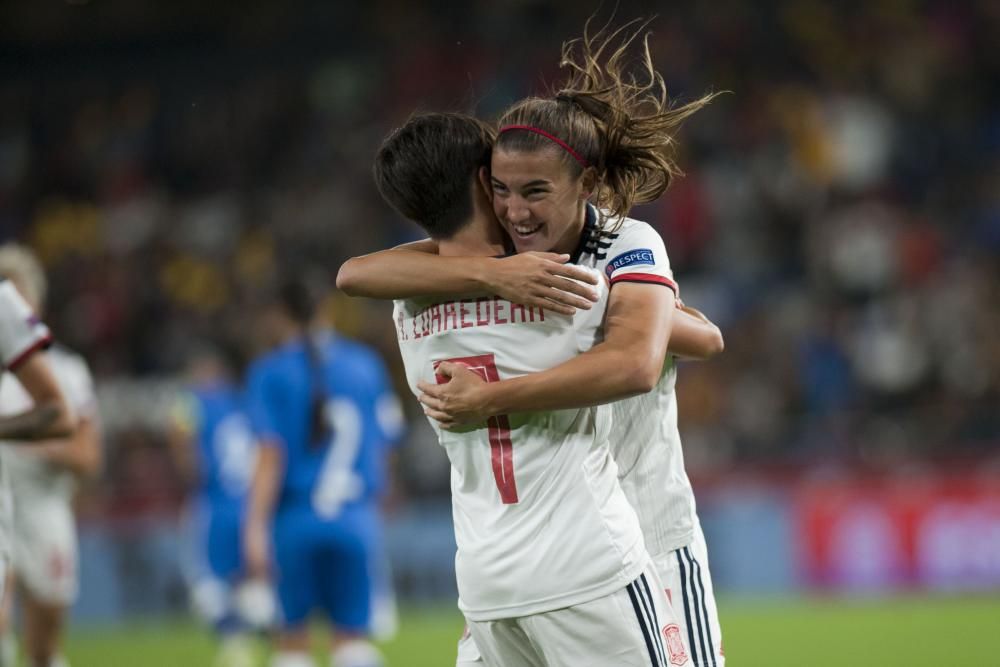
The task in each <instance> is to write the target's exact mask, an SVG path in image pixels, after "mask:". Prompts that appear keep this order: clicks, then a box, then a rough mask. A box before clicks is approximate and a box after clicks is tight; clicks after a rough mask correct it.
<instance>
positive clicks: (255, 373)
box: [246, 360, 286, 446]
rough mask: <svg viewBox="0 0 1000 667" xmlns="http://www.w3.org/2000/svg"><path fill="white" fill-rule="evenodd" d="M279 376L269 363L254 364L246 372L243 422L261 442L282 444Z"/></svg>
mask: <svg viewBox="0 0 1000 667" xmlns="http://www.w3.org/2000/svg"><path fill="white" fill-rule="evenodd" d="M280 381H281V376H280V374H279V373H277V372H275V368H274V365H273V364H269V363H267V362H266V360H265V361H263V362H257V363H256V364H255V365H254V366H253V367H252V368H251V370H250V374H249V377H248V379H247V388H246V406H247V419H248V420H249V422H250V429H251V431H252V432H253V434H254V436H255V437H256V438H258V440H261V441H267V442H273V443H277V444H279V445H281V446H284V445H285V444H286V443H285V442H284V439H283V438H282V436H281V430H280V424H281V420H282V414H281V413H282V407H281V406H282V398H281V397H282V389H281V386H280Z"/></svg>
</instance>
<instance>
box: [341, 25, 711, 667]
mask: <svg viewBox="0 0 1000 667" xmlns="http://www.w3.org/2000/svg"><path fill="white" fill-rule="evenodd" d="M634 26H635V23H634V22H633V23H631V24H628V25H626V26H624V27H622V28H619V29H617V30H614V31H611V32H610V34H609V33H608V31H607V30H606V29H603V30H601V31H599V32H598V33H597V34H595V35H591V34H589V31H586V30H585V34H584V37H583V38H582V39H579V40H573V41H571V42H568V43H567V44H565V45H564V48H563V57H562V62H561V65H562V66H563V67H564V68H567V69H568V70H569V72H570V75H569V77H568V79H567V80H566V81H565V82H564V84H563V86H562V88H561V89H560V90H558V92H556V93H555V94H553V95H552V96H550V97H545V98H529V99H526V100H523V101H521V102H519V103H517V104H515V105H514V106H512V107H511V108H510V109H509V110H508V111H507V112H505V113H504V114H503V115H502V116H501V118H500V121H499V128H498V136H497V141H496V144H495V146H494V150H493V155H492V161H491V173H490V175H489V176H490V182H491V184H492V194H493V209H494V212H495V214H496V216H497V218H498V220H499V223H500V224H501V225H502V227H503V229H504V230H505V231H506V232H507V233H508V235H509V236H510V239H511V241H512V243H513V245H514V247H515V249H516V250H517V252H518V253H527V252H532V251H535V252H550V253H560V254H563V255H568V256H569V257H570V262H572V263H576V264H580V265H584V266H589V267H593V268H596V269H598V270H600V271H601V273H602V274H604V276H605V277H606V279H607V280H608V282H609V283H610V286H611V291H610V296H609V299H608V305H607V315H606V321H605V325H604V341H603V342H602V343H600V344H599V345H595V346H594V347H593V348H592V349H591V350H589V351H588V352H586V353H584V354H581V355H579V356H578V357H576V358H574V359H572V360H570V361H567V362H566V363H564V364H562V365H560V366H557V367H555V368H552V369H550V370H548V371H544V372H540V373H533V374H529V375H524V376H521V377H516V378H509V379H503V380H502V381H500V382H491V383H486V382H483V381H482V380H481V379H480V378H479V377H478V376H477V375H475V374H474V373H470V372H468V371H467V370H465V369H463V368H461V367H460V366H458V365H455V364H448V363H443V364H441V365H440V366H439V367H438V373H439V374H440V375H442V376H444V377H447V378H450V381H449V382H446V383H443V384H436V385H431V384H426V385H422V386H421V390H422V391H423V392H424V395H423V396H422V397H421V400H422V402H423V403H424V406H425V411H426V412H427V414H428V415H430V416H431V417H433V418H435V419H437V420H438V421H439V422H440V423H441V424H442V425H443V426H444V427H445V428H453V427H457V426H461V425H464V424H472V423H479V422H483V421H485V420H486V419H488V418H490V417H493V416H495V415H500V414H510V413H518V412H533V411H538V410H557V409H565V408H574V407H580V406H585V405H595V404H599V403H607V402H616V403H615V405H614V426H613V431H612V439H611V445H612V451H613V454H614V457H615V460H616V462H617V464H618V466H619V469H620V479H621V485H622V488H623V489H624V490H625V493H626V495H627V497H628V499H629V501H630V503H631V504H632V505H633V507H634V509H635V510H636V513H637V514H638V515H639V519H640V522H641V524H642V529H643V536H644V538H645V541H646V547H647V550H648V551H649V553H650V555H651V556H652V558H653V561H654V563H655V564H656V568H657V571H658V573H659V575H660V578H661V579H662V581H663V584H664V586H665V587H666V589H667V590H666V591H665V592H664V594H665V595H666V596H667V597H668V598H670V599H671V601H672V603H673V605H674V607H675V609H676V610H677V613H678V616H679V617H680V618H681V619H683V621H684V626H683V627H677V626H673V627H671V628H665V629H664V633H665V635H666V636H665V640H666V643H667V646H668V648H669V652H670V655H669V656H668V657H669V660H670V662H671V663H672V664H678V665H680V664H692V665H698V666H707V667H719V666H720V665H722V664H723V661H724V657H723V654H722V648H721V632H720V630H719V626H718V619H717V613H716V609H715V602H714V596H713V594H712V585H711V579H710V577H709V573H708V563H707V555H706V550H705V544H704V538H703V537H702V534H701V528H700V525H699V523H698V519H697V516H696V513H695V502H694V495H693V493H692V491H691V485H690V482H689V481H688V478H687V474H686V472H685V470H684V464H683V454H682V451H681V446H680V438H679V435H678V431H677V403H676V397H675V395H674V385H675V382H676V373H677V371H676V365H675V362H674V355H677V356H693V357H695V358H707V357H709V356H711V355H712V354H714V353H717V352H718V351H720V350H721V347H722V340H721V336H720V335H719V332H718V329H717V328H715V327H714V325H712V324H711V323H710V322H708V321H707V320H705V319H704V318H703V317H702V316H700V313H697V311H689V312H687V313H683V312H680V311H679V310H678V306H679V302H678V300H677V297H678V296H679V295H678V287H677V284H676V283H675V282H674V280H673V275H672V272H671V269H670V264H669V260H668V258H667V253H666V249H665V247H664V244H663V240H662V239H661V238H660V236H659V234H657V233H656V231H655V230H653V228H652V227H650V226H649V225H648V224H646V223H644V222H641V221H638V220H634V219H631V218H628V217H626V216H627V214H628V212H629V210H630V209H631V208H632V206H633V205H635V204H642V203H646V202H650V201H653V200H655V199H656V198H658V197H659V196H660V195H661V194H663V192H664V191H665V190H666V188H667V186H668V185H669V184H670V182H671V181H672V180H673V178H675V177H676V176H678V175H679V174H680V173H681V172H680V169H679V168H678V166H677V164H676V162H675V161H674V152H675V149H676V145H677V140H676V136H675V135H676V131H677V129H678V127H679V126H680V124H681V123H682V122H683V121H684V120H685V119H686V118H687V117H689V116H690V115H691V114H693V113H695V112H696V111H698V110H699V109H701V108H702V107H703V106H705V105H706V104H707V103H708V102H709V101H710V100H711V99H712V97H713V96H712V95H708V96H705V97H703V98H701V99H698V100H695V101H693V102H691V103H689V104H686V105H682V106H673V105H671V104H670V103H669V102H668V99H667V95H666V90H665V86H664V82H663V79H662V77H661V76H660V75H659V74H658V73H657V72H656V70H655V69H654V67H653V64H652V60H651V57H650V53H649V47H648V43H647V41H646V36H645V35H644V34H643V31H644V29H645V27H646V24H642V25H640V26H639V27H638V29H633V28H634ZM636 44H638V45H640V47H641V51H640V53H641V59H640V60H639V63H638V67H636V68H633V69H631V70H628V71H627V70H626V68H625V58H626V55H627V53H628V52H629V47H630V46H634V45H636ZM427 251H430V252H433V245H432V244H425V245H422V246H417V247H414V246H412V245H411V246H409V247H404V248H398V249H395V250H391V251H386V252H384V253H376V254H375V255H370V256H367V257H364V258H358V259H356V260H352V263H353V264H352V265H351V266H345V268H344V269H341V274H342V275H344V273H345V269H347V277H346V278H345V279H344V280H341V279H340V278H338V284H346V285H347V286H348V287H349V289H351V291H353V292H354V293H357V294H361V295H365V296H376V297H379V298H399V297H409V296H413V292H412V290H413V289H414V286H416V285H420V286H421V287H422V288H424V289H428V290H431V291H432V292H433V293H435V294H447V293H456V294H458V293H462V292H463V291H468V290H469V285H470V284H474V283H478V284H486V285H495V284H501V283H503V282H504V281H503V280H502V278H503V276H502V275H501V274H500V269H501V266H500V265H501V264H502V263H503V262H504V261H507V260H483V259H482V258H453V257H449V258H439V257H436V256H435V255H433V254H428V252H427ZM387 266H391V267H392V272H391V275H392V279H393V281H395V284H394V285H388V284H386V276H387V275H389V274H388V272H387V271H386V270H385V268H386V267H387ZM444 269H446V270H444ZM432 280H433V281H434V282H433V284H430V285H429V284H428V282H429V281H432ZM558 292H574V293H579V286H578V285H574V284H572V283H571V282H570V281H567V280H565V279H563V278H560V277H557V276H549V277H547V278H544V280H543V282H542V287H541V288H537V287H536V288H533V291H529V292H527V293H526V294H523V295H522V296H521V298H522V299H525V300H526V302H529V303H533V304H534V303H535V302H536V301H534V300H537V299H539V298H541V299H542V300H543V301H544V300H545V299H552V298H553V297H556V298H558V299H564V298H565V297H564V296H562V294H559V293H558ZM508 298H509V297H508ZM515 300H520V299H516V298H515ZM672 331H673V333H672ZM668 345H669V352H670V354H669V355H668V354H667V352H668ZM514 455H515V456H516V449H515V453H514ZM460 653H461V651H460ZM689 661H690V662H689Z"/></svg>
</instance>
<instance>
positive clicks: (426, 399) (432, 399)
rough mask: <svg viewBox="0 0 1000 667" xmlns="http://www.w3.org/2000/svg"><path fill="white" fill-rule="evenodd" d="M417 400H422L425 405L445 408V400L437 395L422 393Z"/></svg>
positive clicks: (437, 408) (438, 408)
mask: <svg viewBox="0 0 1000 667" xmlns="http://www.w3.org/2000/svg"><path fill="white" fill-rule="evenodd" d="M417 400H418V401H420V403H421V404H422V405H423V406H424V407H429V408H433V409H434V410H438V411H441V410H444V409H445V404H444V401H442V400H441V399H440V398H438V397H436V396H431V395H430V394H420V396H419V397H417Z"/></svg>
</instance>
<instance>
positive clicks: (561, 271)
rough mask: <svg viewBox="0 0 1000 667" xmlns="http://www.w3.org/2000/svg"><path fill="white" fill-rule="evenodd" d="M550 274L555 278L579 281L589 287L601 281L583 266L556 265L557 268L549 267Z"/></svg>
mask: <svg viewBox="0 0 1000 667" xmlns="http://www.w3.org/2000/svg"><path fill="white" fill-rule="evenodd" d="M549 273H551V274H552V275H554V276H561V277H563V278H570V279H572V280H579V281H580V282H582V283H586V284H588V285H596V284H597V282H598V280H599V279H600V278H599V276H598V275H596V274H595V273H593V272H592V271H588V270H587V269H585V268H583V267H582V266H577V265H576V264H556V265H555V266H550V267H549ZM595 301H596V297H595Z"/></svg>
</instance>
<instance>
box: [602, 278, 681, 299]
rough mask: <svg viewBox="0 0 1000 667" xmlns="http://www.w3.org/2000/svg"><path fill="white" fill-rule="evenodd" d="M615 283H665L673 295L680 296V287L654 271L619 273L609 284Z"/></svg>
mask: <svg viewBox="0 0 1000 667" xmlns="http://www.w3.org/2000/svg"><path fill="white" fill-rule="evenodd" d="M615 283H648V284H651V285H665V286H666V287H669V288H670V290H671V291H672V292H673V293H674V296H675V297H680V295H681V289H680V288H679V287H678V286H677V283H675V282H674V281H673V280H671V279H670V278H667V277H666V276H658V275H656V274H655V273H619V274H618V275H617V276H615V277H614V278H612V279H611V281H610V284H611V285H614V284H615Z"/></svg>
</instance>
